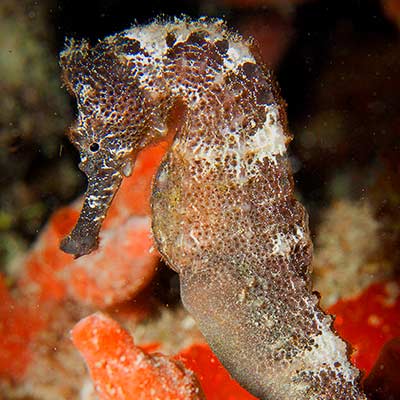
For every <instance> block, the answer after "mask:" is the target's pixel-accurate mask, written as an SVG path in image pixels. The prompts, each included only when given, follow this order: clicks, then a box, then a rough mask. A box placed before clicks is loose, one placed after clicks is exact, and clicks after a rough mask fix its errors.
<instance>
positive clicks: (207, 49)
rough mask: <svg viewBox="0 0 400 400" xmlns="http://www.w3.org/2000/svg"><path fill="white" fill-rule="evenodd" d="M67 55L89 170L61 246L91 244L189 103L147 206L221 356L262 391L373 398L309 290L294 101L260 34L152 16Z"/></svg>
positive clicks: (78, 248) (281, 395)
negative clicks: (279, 82)
mask: <svg viewBox="0 0 400 400" xmlns="http://www.w3.org/2000/svg"><path fill="white" fill-rule="evenodd" d="M61 64H62V66H63V70H64V79H65V82H66V84H67V86H68V87H69V88H70V89H71V91H72V92H73V93H74V94H75V96H76V97H77V100H78V107H79V118H78V123H77V125H76V126H75V127H74V128H73V130H72V131H71V134H70V137H71V139H72V141H73V142H74V143H77V145H78V147H79V149H80V150H81V153H82V159H83V161H82V162H83V167H82V169H84V170H85V171H86V173H87V174H88V177H89V188H88V195H87V197H86V200H85V204H84V207H83V210H82V214H81V217H80V220H79V222H78V224H77V226H76V227H75V228H74V231H73V232H72V233H71V235H70V236H69V237H68V238H66V239H65V240H64V242H63V244H62V247H63V248H64V250H66V251H68V252H71V253H73V254H76V255H82V254H85V253H87V252H90V251H91V250H93V249H94V248H95V247H96V245H97V234H98V230H99V229H100V225H101V221H102V219H103V218H104V215H105V212H106V210H107V207H108V205H109V203H110V201H111V200H112V196H113V195H114V193H115V191H116V190H117V188H118V185H119V182H120V180H121V179H122V175H123V173H124V171H125V170H129V169H130V167H129V166H130V163H131V162H132V161H131V160H132V159H134V156H135V154H136V153H137V152H138V151H140V149H141V148H143V147H144V146H146V145H148V144H149V143H151V142H153V141H155V140H157V139H158V138H160V137H163V135H165V132H166V130H165V128H164V122H165V119H166V117H167V115H168V113H169V110H170V109H171V107H172V106H173V104H174V102H176V101H183V102H184V104H185V116H184V119H183V121H182V126H181V128H180V130H179V132H178V133H177V134H176V136H175V138H174V141H173V144H172V147H171V149H170V151H169V152H168V154H167V156H166V158H165V160H164V162H163V163H162V165H161V166H160V169H159V171H158V173H157V176H156V178H155V182H154V187H153V195H152V209H153V233H154V237H155V240H156V243H157V246H158V249H159V250H160V252H161V254H162V255H163V257H164V258H165V259H166V260H167V262H168V263H169V265H170V266H171V267H172V268H173V269H174V270H176V271H177V272H178V273H179V275H180V281H181V296H182V301H183V303H184V305H185V306H186V308H187V309H188V310H189V311H190V312H191V313H192V315H193V316H194V317H195V319H196V321H197V323H198V325H199V327H200V329H201V331H202V332H203V334H204V336H205V337H206V339H207V341H208V342H209V344H210V345H211V347H212V348H213V350H214V352H215V353H216V354H217V356H218V357H219V358H220V360H221V361H222V363H223V364H224V365H225V366H226V367H227V369H228V370H229V371H230V372H231V373H232V375H233V376H234V377H235V378H236V379H237V380H238V381H239V382H240V383H241V384H242V385H243V386H244V387H246V388H247V389H248V390H249V391H251V392H252V393H253V394H254V395H256V396H258V397H260V398H261V399H297V400H302V399H304V400H305V399H307V400H309V399H349V400H351V399H365V395H364V394H363V393H362V391H361V389H360V387H359V384H358V382H359V372H358V370H357V369H355V368H354V367H353V366H351V364H350V363H349V361H348V359H347V354H346V353H347V350H346V345H345V343H344V342H343V341H342V340H341V339H340V338H339V337H338V336H337V335H335V333H334V332H333V331H332V329H331V323H332V320H331V317H330V316H327V315H325V314H324V313H323V312H322V311H321V310H320V309H319V307H318V297H317V295H316V294H314V293H312V289H311V282H310V262H311V256H312V244H311V240H310V237H309V232H308V222H307V214H306V212H305V210H304V208H303V207H302V206H301V204H300V203H299V202H298V201H296V200H295V199H294V196H293V181H292V177H291V170H290V165H289V161H288V158H287V155H286V146H287V144H288V142H289V141H290V139H291V138H290V135H289V134H288V133H287V127H286V116H285V107H284V104H283V102H282V100H281V99H280V97H279V94H278V92H277V90H276V89H275V86H274V83H273V80H272V78H271V75H270V73H269V72H267V71H265V70H264V69H263V67H262V65H260V64H259V63H258V62H257V60H256V58H255V56H254V55H253V52H252V44H251V42H249V41H245V40H244V39H242V38H241V37H240V36H239V35H236V34H232V33H230V32H229V31H228V30H227V29H226V28H225V26H224V24H223V23H222V22H221V21H218V20H217V21H209V20H206V19H200V20H199V21H197V22H190V21H187V20H175V21H174V22H170V23H161V22H154V23H153V24H150V25H148V26H138V27H134V28H132V29H129V30H127V31H124V32H122V33H120V34H117V35H114V36H111V37H108V38H106V39H105V40H104V41H102V42H100V43H99V44H97V46H95V47H94V48H90V47H89V45H88V44H87V43H86V42H83V43H75V42H71V43H70V44H69V46H68V47H67V48H66V50H65V51H64V52H63V53H62V55H61ZM110 92H111V94H110ZM94 143H95V144H97V145H94ZM90 147H92V150H96V151H91V150H90ZM97 147H98V148H97ZM88 165H89V166H90V168H89V167H88ZM127 165H128V167H127ZM102 174H103V175H104V176H105V178H106V179H105V180H101V179H100V178H99V176H101V175H102ZM86 210H87V211H86ZM93 221H94V223H93Z"/></svg>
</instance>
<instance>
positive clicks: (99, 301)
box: [19, 142, 168, 308]
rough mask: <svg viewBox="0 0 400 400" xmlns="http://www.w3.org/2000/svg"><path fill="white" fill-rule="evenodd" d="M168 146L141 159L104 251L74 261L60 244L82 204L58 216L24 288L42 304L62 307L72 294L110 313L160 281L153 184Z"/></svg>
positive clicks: (108, 223)
mask: <svg viewBox="0 0 400 400" xmlns="http://www.w3.org/2000/svg"><path fill="white" fill-rule="evenodd" d="M167 147H168V144H167V142H162V143H160V144H159V145H158V146H155V147H151V148H148V149H146V150H144V151H143V152H142V153H141V154H139V156H138V159H137V162H136V165H135V169H134V171H133V174H132V176H131V177H130V178H128V179H125V181H124V183H123V184H122V187H121V190H120V191H119V193H118V194H117V196H116V198H115V201H114V203H113V206H112V207H111V208H110V212H109V214H108V216H107V218H106V220H105V222H104V229H103V231H102V235H101V236H102V241H101V245H100V248H99V249H98V250H97V251H96V252H94V253H92V254H90V255H88V256H86V257H84V258H81V259H77V260H74V259H73V257H72V256H71V255H69V254H65V253H63V252H61V251H60V250H59V242H60V239H61V238H62V237H63V236H64V235H65V234H66V233H67V232H68V231H69V230H70V229H71V228H72V226H73V225H74V223H75V222H76V219H77V218H78V215H79V212H78V208H79V207H78V204H75V205H73V206H71V207H65V208H63V209H61V210H59V211H58V212H56V213H55V214H54V216H53V217H52V218H51V220H50V222H49V224H48V225H47V226H46V228H45V229H44V231H43V233H42V234H41V235H40V237H39V239H38V240H37V242H36V244H35V246H34V248H33V249H32V251H31V252H30V253H29V255H28V256H27V258H26V260H25V265H24V268H23V271H24V273H23V276H22V277H21V279H20V282H19V286H21V287H23V288H24V291H26V292H28V293H30V294H33V295H35V297H36V298H37V299H38V301H48V300H56V301H61V300H62V299H63V298H64V297H65V296H66V295H67V293H69V294H71V295H72V297H74V298H75V299H76V300H77V301H78V302H81V303H85V304H91V305H95V306H97V307H101V308H102V307H106V306H109V305H112V304H115V303H117V302H121V301H124V300H127V299H129V298H131V297H132V296H134V295H135V294H136V293H137V292H139V291H140V290H141V289H142V288H143V287H144V286H145V285H146V284H147V283H148V282H149V281H150V280H151V279H152V277H153V276H154V273H155V269H156V265H157V263H158V260H159V256H158V254H157V252H153V253H150V249H151V247H152V239H151V234H150V232H151V229H150V218H149V217H148V215H149V213H150V188H151V180H152V177H153V175H154V174H155V171H156V169H157V167H158V165H159V164H160V162H161V158H162V157H163V155H164V153H165V151H166V149H167Z"/></svg>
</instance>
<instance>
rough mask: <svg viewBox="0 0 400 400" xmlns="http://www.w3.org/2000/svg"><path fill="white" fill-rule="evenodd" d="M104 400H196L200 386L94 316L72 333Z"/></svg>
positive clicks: (113, 324)
mask: <svg viewBox="0 0 400 400" xmlns="http://www.w3.org/2000/svg"><path fill="white" fill-rule="evenodd" d="M72 339H73V342H74V344H75V346H76V347H77V348H78V350H79V351H80V352H81V353H82V355H83V357H84V358H85V361H86V363H87V365H88V368H89V370H90V374H91V376H92V378H93V381H94V383H95V386H96V390H97V394H98V396H99V398H100V399H101V400H127V399H133V398H134V399H136V400H140V399H143V400H148V399H155V398H159V399H163V400H197V399H202V398H203V396H202V392H201V389H200V386H199V384H198V382H197V380H196V378H195V376H194V375H193V373H192V372H190V371H189V370H187V369H185V368H184V367H183V366H182V365H181V364H180V363H178V362H176V361H173V360H171V359H169V358H168V357H166V356H163V355H156V354H154V355H148V354H146V353H144V352H143V351H142V350H141V349H139V348H138V347H136V346H135V345H134V342H133V339H132V337H131V336H130V335H129V334H128V332H126V331H125V330H124V329H122V328H121V327H120V326H119V325H118V324H117V323H116V322H115V321H114V320H112V319H110V318H108V317H106V316H105V315H103V314H100V313H97V314H93V315H91V316H89V317H87V318H85V319H83V320H82V321H80V322H79V323H78V324H77V325H76V326H75V327H74V329H73V331H72Z"/></svg>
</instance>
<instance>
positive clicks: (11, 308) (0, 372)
mask: <svg viewBox="0 0 400 400" xmlns="http://www.w3.org/2000/svg"><path fill="white" fill-rule="evenodd" d="M32 311H33V310H32V309H29V307H27V306H25V305H22V304H20V303H18V302H17V301H15V300H14V299H13V298H12V296H11V295H10V293H9V292H8V289H7V286H6V283H5V279H4V277H3V275H0V344H1V348H0V377H2V378H8V379H20V378H21V377H22V376H23V374H24V372H25V370H26V368H27V366H28V365H29V362H30V360H31V359H32V354H31V351H30V348H29V343H30V341H31V340H32V339H33V337H35V335H36V334H37V333H38V332H39V331H40V330H41V329H42V328H43V326H44V324H45V321H44V319H43V318H42V317H41V316H40V315H38V314H37V313H35V312H32Z"/></svg>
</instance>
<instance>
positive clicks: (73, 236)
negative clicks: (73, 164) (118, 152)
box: [60, 170, 122, 257]
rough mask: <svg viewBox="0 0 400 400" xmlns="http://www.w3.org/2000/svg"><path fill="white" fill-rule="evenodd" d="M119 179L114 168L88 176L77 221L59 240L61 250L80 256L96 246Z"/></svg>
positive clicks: (118, 174)
mask: <svg viewBox="0 0 400 400" xmlns="http://www.w3.org/2000/svg"><path fill="white" fill-rule="evenodd" d="M121 181H122V174H121V173H120V172H119V171H116V170H107V171H106V172H104V171H101V173H99V174H98V175H97V176H95V177H93V178H92V177H89V183H88V189H87V191H86V196H85V200H84V203H83V207H82V211H81V213H80V216H79V219H78V222H77V223H76V225H75V227H74V229H73V230H72V232H71V233H70V234H69V235H68V236H67V237H65V238H64V239H63V240H62V241H61V244H60V249H61V250H62V251H64V252H65V253H69V254H73V255H75V256H76V257H80V256H83V255H86V254H89V253H91V252H92V251H93V250H95V249H96V248H97V247H98V242H99V239H98V237H99V232H100V228H101V225H102V223H103V220H104V218H105V216H106V214H107V211H108V208H109V207H110V205H111V202H112V200H113V198H114V196H115V194H116V193H117V191H118V189H119V186H120V184H121Z"/></svg>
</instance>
